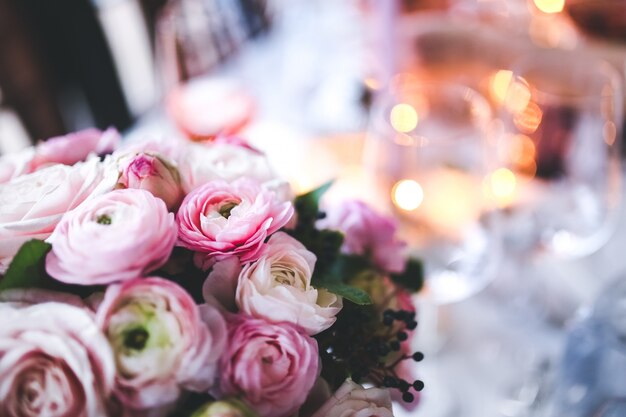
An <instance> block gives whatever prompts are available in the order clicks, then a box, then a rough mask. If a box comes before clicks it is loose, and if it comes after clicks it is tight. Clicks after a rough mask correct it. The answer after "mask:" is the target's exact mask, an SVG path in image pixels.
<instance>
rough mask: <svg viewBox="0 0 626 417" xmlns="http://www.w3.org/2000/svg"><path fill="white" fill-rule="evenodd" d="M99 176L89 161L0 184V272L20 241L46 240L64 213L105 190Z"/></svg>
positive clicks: (99, 169) (94, 163)
mask: <svg viewBox="0 0 626 417" xmlns="http://www.w3.org/2000/svg"><path fill="white" fill-rule="evenodd" d="M102 175H103V174H102V167H101V164H100V161H99V160H98V159H97V158H92V159H89V160H88V161H86V162H84V163H79V164H76V165H74V166H66V165H54V166H51V167H48V168H45V169H41V170H39V171H37V172H33V173H31V174H28V175H22V176H20V177H18V178H15V179H13V180H11V181H10V182H8V183H5V184H0V273H2V272H5V271H6V269H7V267H8V266H9V263H10V262H11V260H12V259H13V256H14V255H15V254H16V253H17V251H18V249H19V248H20V246H22V244H23V243H24V242H26V241H28V240H30V239H46V238H48V237H49V236H50V234H51V233H52V231H53V230H54V228H55V227H56V225H57V223H58V222H59V221H60V220H61V217H62V216H63V214H64V213H65V212H67V211H69V210H71V209H73V208H75V207H76V206H78V205H79V204H80V203H82V202H83V201H84V200H85V199H87V198H88V197H90V196H92V195H94V194H98V193H99V192H101V191H102V190H100V189H101V187H103V186H104V188H108V187H109V185H108V184H105V180H103V176H102ZM113 184H114V183H111V184H110V185H111V186H112V185H113ZM99 190H100V191H99Z"/></svg>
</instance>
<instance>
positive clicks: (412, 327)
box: [406, 320, 417, 330]
mask: <svg viewBox="0 0 626 417" xmlns="http://www.w3.org/2000/svg"><path fill="white" fill-rule="evenodd" d="M406 328H407V329H409V330H415V329H416V328H417V322H416V321H415V320H413V321H410V322H408V323H407V324H406Z"/></svg>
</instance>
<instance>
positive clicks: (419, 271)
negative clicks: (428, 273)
mask: <svg viewBox="0 0 626 417" xmlns="http://www.w3.org/2000/svg"><path fill="white" fill-rule="evenodd" d="M391 280H392V281H393V282H395V283H396V284H398V285H401V286H403V287H404V288H406V289H407V290H409V291H413V292H418V291H419V290H421V289H422V286H423V285H424V266H423V265H422V262H421V261H420V260H419V259H414V258H411V259H409V261H408V262H407V263H406V267H405V268H404V271H403V272H401V273H399V274H391Z"/></svg>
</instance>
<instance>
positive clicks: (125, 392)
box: [96, 277, 227, 409]
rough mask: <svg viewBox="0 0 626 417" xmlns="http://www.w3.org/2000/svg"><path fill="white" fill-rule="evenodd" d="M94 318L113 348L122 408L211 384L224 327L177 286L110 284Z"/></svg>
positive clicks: (216, 315)
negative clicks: (123, 405)
mask: <svg viewBox="0 0 626 417" xmlns="http://www.w3.org/2000/svg"><path fill="white" fill-rule="evenodd" d="M96 320H97V322H98V325H99V326H100V328H101V329H102V331H103V332H104V334H105V335H106V337H107V338H108V339H109V342H110V344H111V346H112V348H113V351H114V354H115V358H116V363H117V370H118V376H117V381H116V387H115V392H116V394H117V397H118V398H119V399H120V401H121V402H122V403H123V404H125V405H126V406H127V407H130V408H133V409H145V408H152V407H156V406H161V405H164V404H168V403H172V402H174V401H176V400H177V399H178V397H179V395H180V394H181V391H182V390H183V389H187V390H192V391H200V392H201V391H207V390H208V389H209V388H211V386H212V385H213V383H214V380H215V375H216V369H217V365H218V360H219V358H220V356H221V354H222V352H223V350H224V347H225V343H226V338H227V330H226V323H225V322H224V319H223V318H222V316H221V314H220V313H219V312H218V311H217V310H216V309H215V308H213V307H210V306H209V305H203V306H200V307H198V306H196V304H195V303H194V300H193V299H192V298H191V296H190V295H189V294H187V292H185V290H184V289H182V288H181V287H180V286H178V285H177V284H175V283H173V282H171V281H168V280H165V279H162V278H156V277H151V278H145V279H135V280H131V281H126V282H124V283H121V284H114V285H111V286H109V288H108V289H107V291H106V293H105V296H104V299H103V300H102V303H101V304H100V305H99V307H98V310H97V315H96Z"/></svg>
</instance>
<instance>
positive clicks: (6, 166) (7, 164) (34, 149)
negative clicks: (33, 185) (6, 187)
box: [0, 128, 120, 184]
mask: <svg viewBox="0 0 626 417" xmlns="http://www.w3.org/2000/svg"><path fill="white" fill-rule="evenodd" d="M119 141H120V135H119V133H118V132H117V130H115V129H112V128H111V129H107V130H106V131H104V132H102V131H100V130H98V129H86V130H81V131H80V132H76V133H70V134H68V135H65V136H58V137H54V138H50V139H48V140H47V141H45V142H41V143H40V144H38V145H36V146H30V147H28V148H25V149H22V150H20V151H18V152H13V153H10V154H7V155H3V156H1V157H0V184H2V183H5V182H8V181H10V180H11V179H13V178H16V177H19V176H21V175H24V174H30V173H31V172H35V171H38V170H40V169H42V168H45V167H47V166H50V165H54V164H63V165H74V164H75V163H76V162H80V161H84V160H86V159H87V158H88V157H89V155H92V154H94V155H102V154H106V153H110V152H112V151H113V149H114V148H115V146H116V145H117V144H118V143H119Z"/></svg>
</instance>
